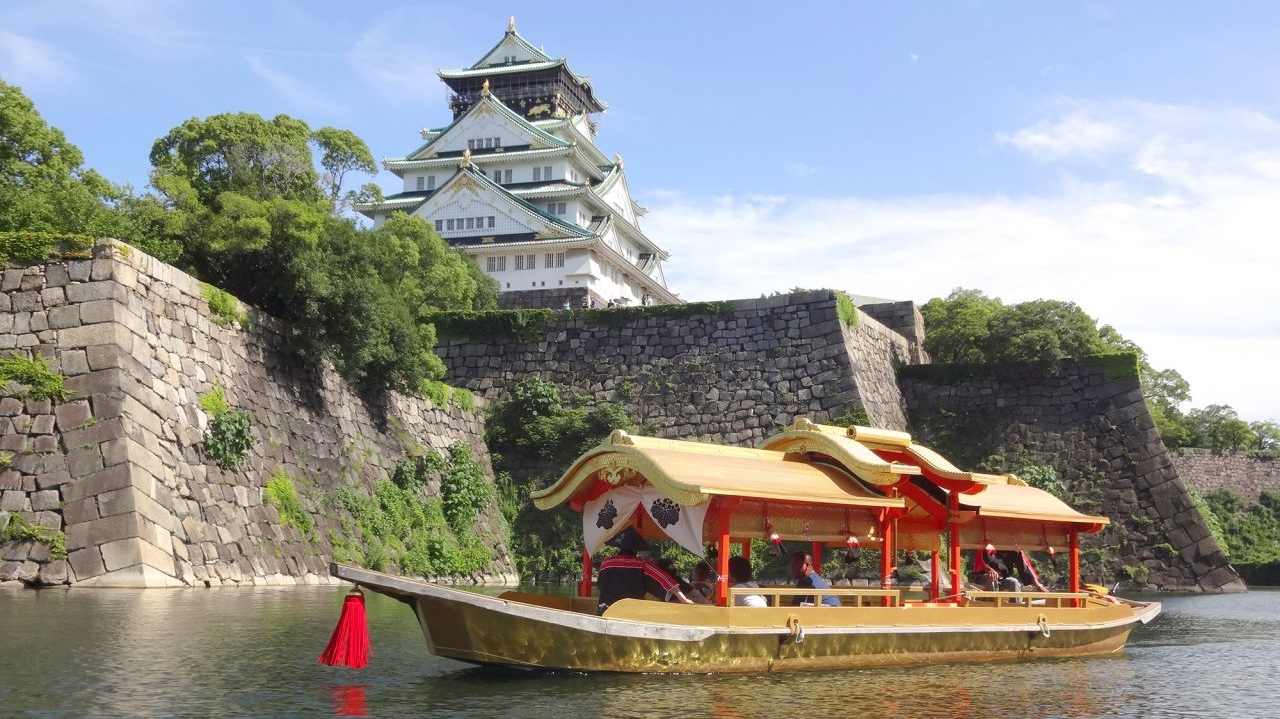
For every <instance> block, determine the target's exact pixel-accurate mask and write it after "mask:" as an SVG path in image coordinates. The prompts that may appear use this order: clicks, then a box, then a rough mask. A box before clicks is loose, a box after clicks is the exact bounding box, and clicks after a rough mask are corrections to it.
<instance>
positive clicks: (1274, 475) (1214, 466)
mask: <svg viewBox="0 0 1280 719" xmlns="http://www.w3.org/2000/svg"><path fill="white" fill-rule="evenodd" d="M1173 466H1174V467H1177V469H1178V476H1180V477H1182V478H1183V479H1184V480H1185V481H1186V483H1187V484H1188V485H1189V486H1191V487H1195V488H1196V489H1197V490H1198V491H1199V492H1200V494H1201V495H1205V494H1208V493H1210V492H1212V491H1213V490H1215V489H1229V490H1231V491H1232V492H1235V493H1236V494H1238V495H1240V496H1241V497H1243V498H1244V499H1246V500H1248V501H1250V502H1256V501H1258V496H1259V495H1260V494H1262V493H1263V492H1275V493H1280V459H1254V458H1252V457H1249V456H1248V455H1245V454H1243V453H1240V452H1231V453H1228V454H1210V453H1207V452H1195V451H1194V450H1182V451H1179V452H1178V453H1176V454H1175V455H1174V456H1173Z"/></svg>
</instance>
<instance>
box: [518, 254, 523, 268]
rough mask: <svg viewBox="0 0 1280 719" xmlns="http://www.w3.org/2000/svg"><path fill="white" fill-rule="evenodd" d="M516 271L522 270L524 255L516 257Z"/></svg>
mask: <svg viewBox="0 0 1280 719" xmlns="http://www.w3.org/2000/svg"><path fill="white" fill-rule="evenodd" d="M516 269H517V270H523V269H524V255H516Z"/></svg>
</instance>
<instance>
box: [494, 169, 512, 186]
mask: <svg viewBox="0 0 1280 719" xmlns="http://www.w3.org/2000/svg"><path fill="white" fill-rule="evenodd" d="M499 172H501V173H502V178H501V179H499V178H498V173H499ZM493 177H494V179H495V180H498V182H501V183H503V184H505V185H510V184H511V170H497V171H495V172H494V173H493Z"/></svg>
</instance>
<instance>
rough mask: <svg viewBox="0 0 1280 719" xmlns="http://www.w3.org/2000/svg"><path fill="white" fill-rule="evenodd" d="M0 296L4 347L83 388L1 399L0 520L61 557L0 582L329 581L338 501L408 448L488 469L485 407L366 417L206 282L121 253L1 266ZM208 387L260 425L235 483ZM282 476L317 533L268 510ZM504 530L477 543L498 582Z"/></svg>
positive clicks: (487, 527) (345, 393)
mask: <svg viewBox="0 0 1280 719" xmlns="http://www.w3.org/2000/svg"><path fill="white" fill-rule="evenodd" d="M0 290H2V293H0V351H3V350H16V351H19V352H27V353H33V354H35V355H38V356H40V357H43V358H45V359H46V360H47V361H48V362H49V363H50V365H51V366H52V368H53V369H54V370H55V371H58V372H61V373H62V374H64V375H66V376H67V377H68V378H69V379H68V380H67V381H66V387H67V388H68V389H70V390H72V391H73V392H74V394H73V395H72V397H71V398H69V399H68V400H66V401H64V402H58V403H50V402H48V401H20V400H18V399H15V398H14V397H12V396H9V397H6V398H4V399H2V400H0V451H3V453H5V455H6V456H9V457H10V461H9V464H10V467H9V468H8V469H5V470H0V492H2V493H0V526H3V525H5V524H6V523H7V522H8V521H9V520H10V517H11V516H12V515H13V514H21V515H22V516H23V517H24V518H25V519H27V520H28V521H30V522H33V523H36V524H39V525H42V526H44V527H48V528H49V529H50V530H51V531H55V532H62V533H63V536H64V537H65V546H66V550H67V556H66V558H65V559H60V558H57V557H54V556H51V553H50V546H49V545H48V544H46V543H40V542H8V543H4V544H0V581H13V580H18V581H21V582H24V583H27V584H32V585H50V584H76V585H92V586H194V585H207V586H211V585H221V584H249V583H252V584H262V583H283V584H289V583H295V582H307V583H316V582H327V581H329V579H328V567H327V564H328V561H329V560H330V558H331V557H332V556H333V546H332V544H331V538H332V537H334V536H338V537H342V536H344V535H346V534H347V533H348V530H346V529H344V526H343V520H344V518H345V516H344V513H343V512H341V511H340V510H339V509H338V508H337V507H335V506H332V493H333V491H334V490H336V489H337V488H338V487H341V486H352V487H357V488H361V489H363V490H364V491H372V489H373V487H374V483H375V482H376V481H377V480H379V479H383V478H385V477H387V475H388V473H389V471H390V470H391V468H392V467H394V465H395V464H396V462H398V461H399V460H401V459H403V458H405V457H406V456H407V455H408V454H409V453H410V452H412V451H420V450H421V449H424V448H427V449H435V450H439V451H447V448H448V447H449V446H450V445H451V444H453V443H454V442H465V443H467V444H468V445H469V446H470V447H471V448H472V450H473V452H474V454H475V455H476V456H477V458H478V459H479V460H480V462H481V464H482V465H483V466H484V467H485V468H486V471H490V472H491V470H489V469H488V468H489V461H488V452H487V450H486V448H485V445H484V443H483V440H482V437H483V423H482V418H481V415H480V414H479V413H477V412H474V411H464V410H461V409H459V408H457V407H449V408H440V407H433V406H432V405H431V404H430V403H429V402H428V401H426V400H419V399H415V398H406V397H399V396H392V397H390V398H388V399H387V400H386V401H385V405H384V406H377V407H370V406H368V405H366V404H365V402H364V401H363V400H362V399H361V398H359V397H358V396H357V395H356V394H355V393H353V392H352V391H351V389H350V388H348V387H347V386H346V385H345V384H344V383H343V382H342V381H341V380H340V379H338V378H337V377H336V376H335V375H334V374H332V373H328V372H326V373H319V374H317V373H313V372H309V371H306V370H304V369H301V368H299V367H298V366H297V365H296V363H291V362H289V361H287V360H286V359H284V358H283V356H282V354H281V353H280V349H281V338H280V335H279V334H278V333H277V332H276V331H275V330H274V329H273V323H272V321H271V319H270V318H268V317H263V316H260V315H254V316H252V320H251V327H250V328H248V329H241V328H239V327H237V326H231V327H221V326H219V325H217V324H215V323H213V322H212V321H211V320H210V315H209V308H208V304H207V302H206V301H205V300H204V299H203V296H202V288H201V286H200V284H199V283H198V282H196V281H195V280H194V279H192V278H191V277H189V276H187V275H185V274H183V273H181V272H179V271H177V270H175V269H173V268H172V267H169V266H168V265H164V264H162V263H160V262H158V261H156V260H154V259H153V258H151V257H149V256H147V255H145V254H143V253H141V252H138V251H136V250H130V249H129V248H127V247H125V246H123V245H119V244H115V243H111V242H102V243H99V244H98V245H97V246H96V247H95V249H94V257H93V259H92V260H72V261H68V262H53V263H49V264H44V265H36V266H32V267H25V268H24V267H9V268H8V269H6V270H5V271H4V278H3V283H2V284H0ZM216 386H221V387H223V388H225V394H226V397H227V400H228V401H229V402H230V404H231V405H232V406H234V407H237V408H240V409H242V410H245V411H247V412H248V413H249V414H250V416H251V418H252V426H253V430H252V431H253V434H254V436H255V438H256V439H257V444H256V446H255V447H254V449H253V450H252V452H251V454H250V456H249V459H248V463H247V465H246V466H242V467H241V468H240V469H238V470H235V471H225V470H223V469H220V468H219V467H218V466H217V465H216V464H214V463H213V462H212V461H210V460H209V459H208V458H207V457H206V456H204V454H203V452H202V442H203V439H204V432H205V428H206V425H207V422H208V418H207V416H206V415H205V412H204V411H203V410H202V409H201V405H200V397H201V395H203V394H205V393H208V392H209V391H210V390H212V389H214V388H215V387H216ZM278 470H283V471H284V472H287V473H288V476H289V477H290V479H291V481H292V483H293V484H294V486H295V488H296V489H297V491H298V493H299V495H300V499H301V501H302V504H303V506H304V509H305V510H307V511H308V512H309V513H310V514H311V515H312V517H313V518H314V520H315V529H314V530H313V531H312V532H309V533H303V532H302V531H300V530H299V529H298V528H296V527H293V526H289V525H288V524H285V523H284V522H282V521H281V518H280V516H279V514H278V513H277V511H276V508H275V507H273V506H271V505H270V504H269V503H267V502H265V501H264V493H263V488H264V485H265V484H266V481H267V478H268V477H269V476H271V475H272V473H273V472H276V471H278ZM489 479H490V480H492V476H491V474H490V477H489ZM431 489H438V488H434V487H433V488H431ZM497 527H498V524H497V519H496V509H491V510H490V512H489V513H488V514H487V515H486V516H485V517H483V518H482V520H481V526H480V527H479V531H480V532H481V534H482V535H484V536H486V537H487V538H488V539H489V540H490V541H491V542H492V543H493V546H495V547H496V548H497V552H498V555H499V556H498V561H497V562H496V564H495V567H494V569H495V571H496V572H499V573H506V574H509V573H510V572H511V567H512V565H511V562H510V559H509V558H508V556H507V553H506V547H505V545H504V544H503V540H502V539H501V535H500V533H499V532H498V531H497ZM356 541H357V542H358V540H356Z"/></svg>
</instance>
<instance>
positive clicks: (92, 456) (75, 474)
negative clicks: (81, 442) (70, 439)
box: [67, 445, 103, 479]
mask: <svg viewBox="0 0 1280 719" xmlns="http://www.w3.org/2000/svg"><path fill="white" fill-rule="evenodd" d="M102 467H103V464H102V452H101V451H100V450H99V449H98V446H97V445H89V446H88V447H83V448H77V449H73V450H71V451H70V452H68V453H67V471H68V472H70V473H71V477H72V478H73V479H79V478H80V477H85V476H87V475H90V474H93V473H94V472H97V471H99V470H101V469H102Z"/></svg>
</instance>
